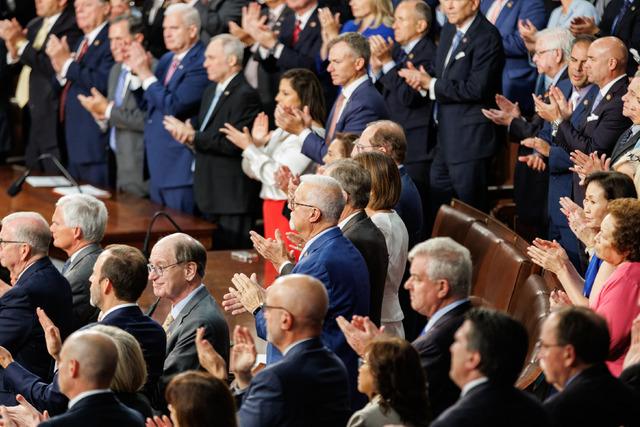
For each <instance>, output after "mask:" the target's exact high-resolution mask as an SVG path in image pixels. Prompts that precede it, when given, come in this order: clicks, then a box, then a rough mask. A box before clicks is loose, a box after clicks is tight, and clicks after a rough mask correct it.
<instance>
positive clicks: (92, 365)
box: [40, 330, 144, 427]
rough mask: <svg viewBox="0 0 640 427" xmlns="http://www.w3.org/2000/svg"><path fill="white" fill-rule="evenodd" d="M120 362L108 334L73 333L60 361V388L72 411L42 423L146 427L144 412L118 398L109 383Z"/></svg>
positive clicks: (51, 424)
mask: <svg viewBox="0 0 640 427" xmlns="http://www.w3.org/2000/svg"><path fill="white" fill-rule="evenodd" d="M117 364H118V350H117V349H116V345H115V343H114V342H113V340H112V339H111V337H109V336H108V335H105V334H103V333H101V332H97V331H90V330H88V331H80V332H76V333H74V334H72V335H71V336H70V337H69V338H68V339H67V340H66V341H65V342H64V344H63V346H62V350H61V351H60V360H59V361H58V369H59V376H58V382H59V385H60V390H61V391H62V392H63V393H64V394H65V395H66V396H67V397H68V398H69V410H68V411H67V412H66V413H64V414H62V415H59V416H57V417H53V418H51V419H50V420H48V421H45V422H44V423H42V424H40V425H41V426H65V427H74V426H87V425H92V426H96V427H100V426H105V427H107V426H114V425H117V426H119V427H142V426H144V419H143V417H142V415H140V414H139V413H137V412H136V411H134V410H133V409H129V408H127V407H126V406H124V405H123V404H122V403H120V402H119V401H118V399H116V397H115V395H114V394H113V392H112V391H111V390H109V386H110V384H111V380H112V379H113V375H114V374H115V372H116V366H117Z"/></svg>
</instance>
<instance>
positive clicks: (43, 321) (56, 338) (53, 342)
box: [36, 307, 62, 362]
mask: <svg viewBox="0 0 640 427" xmlns="http://www.w3.org/2000/svg"><path fill="white" fill-rule="evenodd" d="M36 314H37V315H38V321H39V322H40V326H41V327H42V330H43V331H44V339H45V342H46V344H47V351H48V352H49V354H50V355H51V357H53V359H54V360H55V361H56V362H60V349H61V348H62V338H61V337H60V329H58V327H57V326H56V325H54V323H53V322H52V321H51V319H49V316H47V314H46V313H45V312H44V310H43V309H41V308H40V307H38V308H36Z"/></svg>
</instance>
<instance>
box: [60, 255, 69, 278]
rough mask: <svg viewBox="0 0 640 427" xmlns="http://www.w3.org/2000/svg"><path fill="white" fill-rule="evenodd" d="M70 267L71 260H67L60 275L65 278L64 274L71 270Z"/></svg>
mask: <svg viewBox="0 0 640 427" xmlns="http://www.w3.org/2000/svg"><path fill="white" fill-rule="evenodd" d="M70 265H71V258H67V260H66V261H65V262H64V265H63V266H62V271H61V272H60V274H62V275H63V276H64V273H66V272H67V270H69V266H70Z"/></svg>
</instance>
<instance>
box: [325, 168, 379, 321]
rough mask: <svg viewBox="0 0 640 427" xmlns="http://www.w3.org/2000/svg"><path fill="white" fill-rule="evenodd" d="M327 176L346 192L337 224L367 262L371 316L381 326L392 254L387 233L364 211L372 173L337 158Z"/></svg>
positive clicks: (327, 170) (327, 169) (326, 170)
mask: <svg viewBox="0 0 640 427" xmlns="http://www.w3.org/2000/svg"><path fill="white" fill-rule="evenodd" d="M324 175H327V176H330V177H332V178H334V179H335V180H336V181H338V182H339V183H340V185H341V186H342V189H343V190H344V192H345V193H346V194H347V202H346V204H345V205H344V209H343V210H342V214H341V215H340V222H339V223H338V227H340V229H341V230H342V234H343V235H344V237H346V238H347V239H349V241H351V243H353V246H355V247H356V249H358V251H360V253H361V254H362V257H363V258H364V262H365V263H366V264H367V270H368V271H369V281H370V285H371V289H370V295H369V297H370V299H369V318H370V319H371V321H372V322H373V323H375V324H376V325H378V326H379V325H380V318H381V317H380V316H381V310H382V298H383V294H384V284H385V280H386V277H387V267H388V265H389V254H388V252H387V244H386V242H385V240H384V235H383V234H382V232H381V231H380V229H379V228H378V227H377V226H376V225H375V224H374V223H373V221H371V219H370V218H369V217H368V216H367V213H366V212H365V211H364V209H365V208H366V207H367V204H368V203H369V193H370V192H371V176H370V175H369V172H368V171H367V170H366V169H364V168H363V167H362V166H361V165H360V164H358V163H357V162H355V161H354V160H351V159H342V160H336V161H335V162H333V163H331V164H330V165H329V166H327V168H326V169H325V171H324Z"/></svg>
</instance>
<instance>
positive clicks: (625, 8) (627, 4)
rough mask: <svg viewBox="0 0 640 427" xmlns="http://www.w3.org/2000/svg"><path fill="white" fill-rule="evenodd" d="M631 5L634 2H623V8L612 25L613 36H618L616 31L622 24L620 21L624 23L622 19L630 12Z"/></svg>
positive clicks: (625, 0)
mask: <svg viewBox="0 0 640 427" xmlns="http://www.w3.org/2000/svg"><path fill="white" fill-rule="evenodd" d="M631 3H633V0H624V1H623V2H622V7H621V8H620V11H619V12H618V14H617V15H616V17H615V19H614V20H613V24H611V32H610V34H611V35H612V36H613V35H615V34H616V30H617V29H618V24H620V21H622V18H624V15H625V14H626V13H627V12H628V11H629V8H630V7H631Z"/></svg>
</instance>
